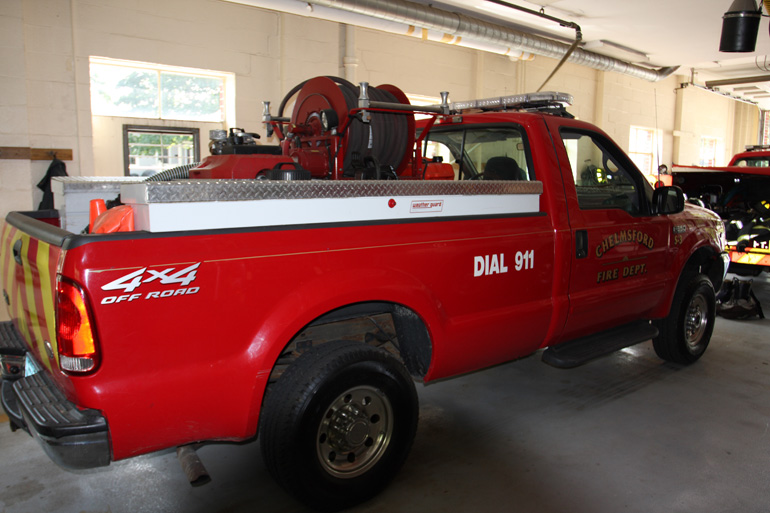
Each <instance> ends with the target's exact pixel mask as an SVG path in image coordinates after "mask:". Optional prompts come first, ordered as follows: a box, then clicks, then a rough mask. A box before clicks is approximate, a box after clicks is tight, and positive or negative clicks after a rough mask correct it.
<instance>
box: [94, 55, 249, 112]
mask: <svg viewBox="0 0 770 513" xmlns="http://www.w3.org/2000/svg"><path fill="white" fill-rule="evenodd" d="M93 65H98V66H109V67H114V68H124V69H131V70H135V71H144V72H152V73H155V74H156V75H157V106H156V112H155V114H154V115H153V116H138V115H131V114H126V113H122V112H118V113H115V112H112V113H97V112H95V111H94V109H93V105H94V104H93V99H91V103H90V108H91V115H92V116H103V117H116V118H135V119H148V120H164V121H184V122H193V123H219V124H222V123H227V122H228V120H230V119H233V118H234V114H235V110H234V108H235V103H234V98H235V75H234V74H233V73H228V72H223V71H215V70H206V69H199V68H186V67H181V66H167V65H163V64H157V63H152V62H141V61H126V60H120V59H110V58H107V57H98V56H90V57H89V87H91V88H92V87H93V75H92V70H91V66H93ZM164 73H168V74H172V75H187V76H192V77H199V78H207V79H217V80H221V83H222V89H221V94H220V97H219V102H220V119H219V120H210V119H199V118H197V117H184V118H180V117H168V116H164V113H163V91H164V89H163V86H162V83H163V74H164ZM91 95H93V90H92V91H91Z"/></svg>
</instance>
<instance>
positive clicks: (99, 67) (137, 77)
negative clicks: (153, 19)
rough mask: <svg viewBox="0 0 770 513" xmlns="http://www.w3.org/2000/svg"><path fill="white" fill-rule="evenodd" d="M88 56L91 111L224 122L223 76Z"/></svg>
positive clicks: (110, 114) (106, 114) (116, 114)
mask: <svg viewBox="0 0 770 513" xmlns="http://www.w3.org/2000/svg"><path fill="white" fill-rule="evenodd" d="M196 71H197V70H189V69H188V68H171V67H168V66H160V65H153V64H150V63H134V62H124V61H115V60H111V59H101V58H96V57H92V58H91V113H92V114H95V115H98V116H120V117H135V118H150V119H174V120H190V121H213V122H220V121H223V120H224V119H225V79H226V74H225V73H216V72H206V71H205V70H199V71H197V72H196Z"/></svg>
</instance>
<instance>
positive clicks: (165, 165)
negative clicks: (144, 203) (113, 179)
mask: <svg viewBox="0 0 770 513" xmlns="http://www.w3.org/2000/svg"><path fill="white" fill-rule="evenodd" d="M123 156H124V169H125V174H126V176H152V175H154V174H156V173H159V172H161V171H164V170H166V169H172V168H174V167H178V166H183V165H187V164H193V163H195V162H199V161H200V133H199V130H198V129H197V128H174V127H154V126H141V125H124V126H123Z"/></svg>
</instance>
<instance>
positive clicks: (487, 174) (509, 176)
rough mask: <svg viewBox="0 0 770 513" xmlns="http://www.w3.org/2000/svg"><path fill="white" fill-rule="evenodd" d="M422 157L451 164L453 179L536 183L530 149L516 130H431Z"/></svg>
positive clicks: (521, 131)
mask: <svg viewBox="0 0 770 513" xmlns="http://www.w3.org/2000/svg"><path fill="white" fill-rule="evenodd" d="M423 157H424V158H425V160H426V161H428V162H441V163H442V164H448V165H450V166H451V167H452V171H453V175H454V180H517V181H528V180H535V174H534V172H533V170H532V165H531V162H532V159H531V157H530V154H529V146H528V144H527V141H526V137H525V136H524V131H523V129H520V128H518V127H512V126H505V127H487V128H471V129H451V130H442V129H434V130H433V131H431V133H430V134H429V136H428V140H427V141H426V142H425V144H424V147H423Z"/></svg>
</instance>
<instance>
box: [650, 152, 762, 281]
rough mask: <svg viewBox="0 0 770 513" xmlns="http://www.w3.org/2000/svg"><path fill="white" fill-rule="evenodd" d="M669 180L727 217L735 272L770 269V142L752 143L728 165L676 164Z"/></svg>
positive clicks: (693, 198) (729, 247) (755, 274)
mask: <svg viewBox="0 0 770 513" xmlns="http://www.w3.org/2000/svg"><path fill="white" fill-rule="evenodd" d="M664 182H667V183H668V184H669V185H671V184H673V185H676V186H677V187H679V188H680V189H682V191H683V192H684V193H685V194H686V196H687V197H688V198H690V201H695V202H698V203H699V204H701V205H702V206H705V207H706V208H709V209H710V210H713V211H714V212H716V213H717V214H719V216H720V217H721V218H722V220H723V221H724V223H725V236H726V240H727V245H726V248H725V249H726V250H727V252H728V254H729V255H730V271H731V272H735V273H737V274H744V275H754V276H757V275H759V274H760V273H761V272H762V271H768V270H770V222H769V221H768V219H770V146H747V147H746V151H743V152H739V153H736V154H735V155H734V156H733V158H732V159H730V162H729V164H728V165H727V166H726V167H694V166H689V167H688V166H674V167H673V169H672V172H671V175H670V176H666V177H664Z"/></svg>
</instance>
